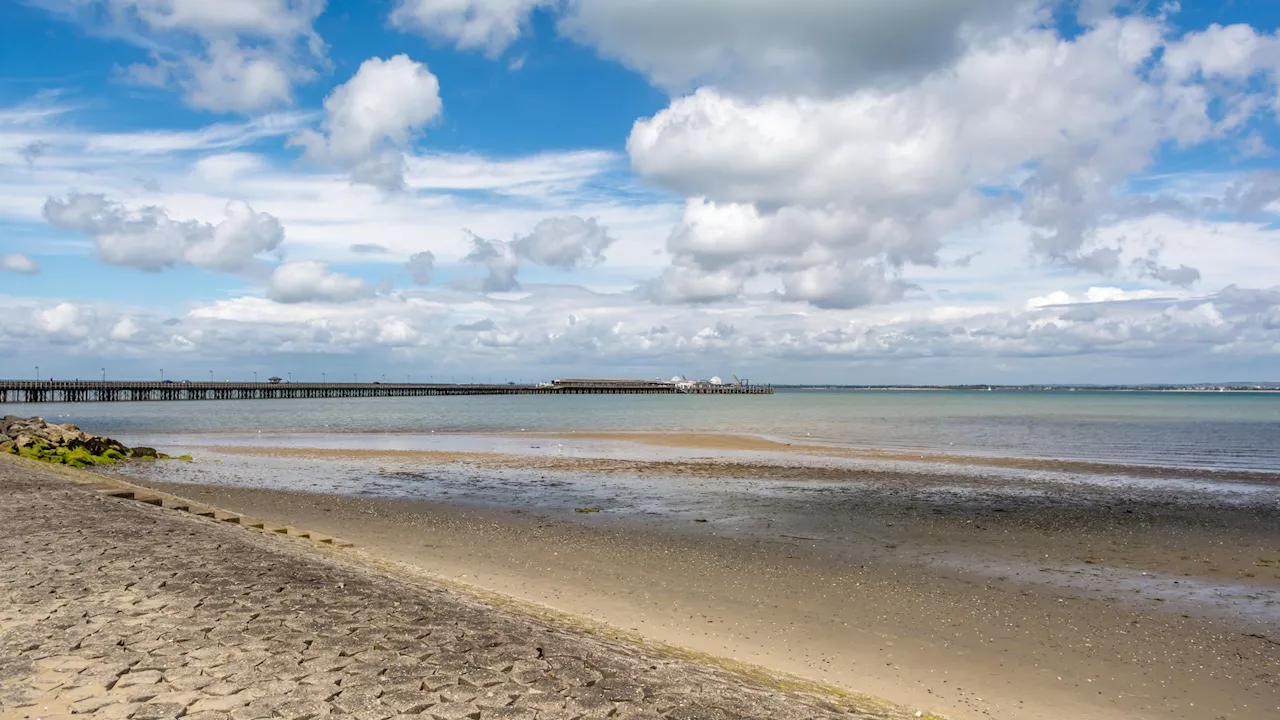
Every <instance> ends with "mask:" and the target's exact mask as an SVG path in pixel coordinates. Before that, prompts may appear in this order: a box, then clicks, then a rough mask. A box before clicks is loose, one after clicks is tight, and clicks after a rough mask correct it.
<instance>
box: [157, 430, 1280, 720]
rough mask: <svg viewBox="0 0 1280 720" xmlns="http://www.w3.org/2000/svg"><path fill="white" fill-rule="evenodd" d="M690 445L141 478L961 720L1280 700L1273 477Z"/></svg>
mask: <svg viewBox="0 0 1280 720" xmlns="http://www.w3.org/2000/svg"><path fill="white" fill-rule="evenodd" d="M552 439H554V438H550V437H548V438H544V440H552ZM606 439H609V440H611V441H612V440H616V438H612V439H611V438H604V437H598V438H594V439H593V440H596V441H602V440H606ZM524 440H528V441H530V442H543V440H530V439H529V438H527V437H526V438H524ZM582 440H583V438H582V437H581V434H579V435H578V436H577V437H575V439H574V440H573V442H581V441H582ZM627 441H628V442H629V443H631V445H633V446H634V447H644V446H651V447H654V448H659V447H663V446H669V445H672V444H676V441H674V440H671V439H668V438H667V437H666V436H661V435H652V436H642V437H633V438H628V439H627ZM678 443H679V444H683V445H684V447H683V448H682V451H689V452H693V453H695V454H697V453H702V452H704V451H706V452H710V453H711V455H710V456H709V457H706V458H697V457H687V456H677V457H670V456H666V455H658V456H654V459H651V460H646V459H644V453H643V452H639V453H635V452H630V451H628V452H621V453H613V454H612V455H611V456H608V457H583V456H581V455H578V456H559V455H557V456H547V455H528V454H525V455H521V454H509V453H505V454H504V453H481V452H475V451H470V450H468V451H454V452H446V451H430V452H428V451H360V450H354V449H342V448H327V449H307V448H298V447H272V448H264V447H256V448H255V447H217V448H212V447H210V448H206V449H205V450H204V452H203V453H199V452H198V453H197V462H196V463H192V464H185V463H184V464H180V465H181V467H179V466H177V465H174V466H169V467H168V468H166V469H165V470H164V471H163V473H159V472H155V473H143V474H142V475H141V480H142V481H143V482H146V483H148V484H151V485H153V486H155V487H157V488H162V489H165V490H168V491H170V492H174V493H175V494H179V495H183V496H186V497H190V498H192V499H195V500H200V501H204V502H208V503H211V504H214V505H218V506H220V507H226V508H228V509H232V510H236V511H240V512H245V513H249V514H253V515H255V516H259V517H264V518H268V519H273V520H276V521H279V522H286V523H295V524H303V525H306V526H308V527H314V528H316V529H318V530H320V531H322V532H328V533H332V534H336V535H340V536H342V537H344V538H347V539H350V540H352V541H354V542H356V543H357V545H358V546H359V547H361V548H362V549H364V550H365V551H367V552H370V553H374V554H376V555H378V556H381V557H385V558H387V559H391V560H397V561H402V562H406V563H409V564H412V565H414V566H416V567H419V568H421V569H423V570H425V571H427V572H430V573H433V574H437V575H439V576H442V577H445V578H448V579H451V580H457V581H461V582H464V583H467V584H471V585H475V586H477V587H480V588H484V589H487V590H492V591H496V592H499V593H503V594H508V595H511V596H514V597H518V598H521V599H524V600H528V601H532V602H536V603H540V604H544V605H547V606H550V607H552V608H555V609H557V610H561V611H565V612H570V613H574V614H578V615H581V616H585V617H588V618H591V619H594V620H598V621H601V622H605V623H608V624H610V625H613V626H616V627H619V628H623V629H626V630H629V631H634V632H637V633H639V634H641V635H643V636H645V637H648V638H652V639H654V640H656V641H660V642H665V643H671V644H675V645H679V646H682V647H687V648H689V649H692V650H696V651H699V652H706V653H712V654H715V655H719V656H725V657H729V658H733V659H737V660H741V661H744V662H750V663H755V664H759V665H762V666H765V667H769V668H774V669H778V670H781V671H786V672H791V673H795V674H798V675H801V676H804V677H808V678H812V679H815V680H820V681H825V682H830V683H833V684H835V685H838V686H841V687H845V688H848V689H852V690H855V691H859V692H866V693H870V694H873V695H877V696H882V697H886V698H889V699H892V700H895V701H899V702H903V703H906V704H910V705H913V706H917V707H922V708H927V709H929V710H932V711H935V712H939V713H941V714H944V715H947V716H950V717H953V718H977V717H1001V718H1029V719H1041V718H1043V719H1045V720H1048V719H1051V718H1052V719H1055V720H1056V719H1058V718H1063V717H1091V718H1188V719H1191V718H1206V717H1213V718H1219V717H1221V718H1246V717H1248V718H1253V717H1259V716H1265V715H1267V714H1269V713H1275V712H1280V708H1278V707H1277V706H1276V703H1275V699H1274V698H1275V697H1276V695H1277V689H1278V685H1280V644H1278V643H1280V638H1277V637H1276V636H1275V634H1274V628H1275V627H1276V626H1277V620H1278V618H1280V602H1278V601H1280V511H1277V506H1276V504H1275V491H1276V487H1275V486H1274V484H1273V483H1271V482H1270V480H1269V479H1268V478H1265V477H1257V478H1252V479H1253V480H1254V482H1245V480H1247V479H1249V478H1242V479H1238V480H1231V481H1228V482H1227V483H1226V484H1227V485H1228V486H1230V488H1232V489H1230V490H1227V491H1223V490H1222V488H1216V489H1214V490H1210V489H1207V488H1206V487H1205V486H1204V485H1203V483H1201V482H1200V481H1197V480H1194V479H1193V478H1192V476H1191V475H1184V474H1180V473H1178V472H1173V473H1163V472H1160V471H1159V470H1156V469H1150V470H1149V471H1144V472H1136V473H1127V474H1125V477H1126V478H1127V481H1123V482H1121V481H1115V479H1114V478H1113V477H1112V476H1111V475H1114V474H1115V469H1114V468H1112V473H1111V475H1109V474H1107V473H1104V472H1101V471H1099V472H1095V473H1092V474H1090V473H1087V472H1086V473H1085V476H1087V477H1090V478H1092V479H1087V480H1083V481H1082V480H1081V479H1080V478H1081V476H1080V475H1079V474H1063V469H1062V468H1053V469H1051V470H1046V469H1044V468H1039V469H1037V470H1035V471H1029V470H1025V469H1022V468H1020V467H1000V466H998V465H991V464H986V463H983V462H981V461H979V462H977V463H970V464H969V465H966V464H965V463H962V462H960V461H959V460H955V461H949V462H944V463H931V464H930V466H929V467H931V468H933V469H931V470H930V469H923V470H922V469H921V467H919V466H918V465H919V464H918V463H916V464H904V463H901V462H897V463H895V462H887V463H886V462H882V461H885V460H886V458H870V459H869V458H861V459H860V460H859V462H861V461H863V460H874V461H875V463H876V464H873V465H872V466H869V467H862V466H859V465H858V464H857V463H856V462H853V461H852V460H850V461H849V462H853V464H848V463H845V464H843V465H842V464H841V463H836V464H835V465H832V464H831V462H830V461H831V460H832V457H831V456H837V459H839V457H838V456H841V455H842V454H846V453H848V452H850V451H847V450H844V449H823V448H821V447H820V446H815V449H808V448H805V449H803V452H799V453H797V454H798V455H804V456H805V457H807V458H813V457H821V458H823V459H822V460H821V461H820V462H819V464H817V465H815V464H814V463H812V462H809V460H804V459H797V460H795V461H794V462H791V461H788V460H787V458H788V457H789V455H787V453H786V452H785V451H784V452H780V453H772V454H771V455H770V458H769V460H768V461H767V462H761V461H758V460H756V459H753V460H750V461H748V460H745V459H743V458H737V459H734V458H732V457H729V456H726V454H725V453H730V454H731V453H733V452H739V451H742V452H760V451H770V452H771V451H773V450H777V448H775V447H773V445H777V444H778V443H774V442H773V441H771V440H767V439H742V438H723V437H704V438H693V439H690V438H687V437H686V438H684V439H681V440H679V441H678ZM782 445H783V446H784V447H785V443H782ZM791 452H796V451H791ZM828 453H829V455H826V456H824V454H828ZM605 455H609V454H608V453H605ZM686 455H687V453H686ZM844 460H849V458H844ZM841 462H843V460H842V461H841ZM975 467H976V468H977V469H974V468H975ZM939 468H941V469H939ZM948 468H950V470H948ZM360 473H363V475H361V474H360ZM268 476H269V477H268ZM1094 476H1096V477H1094ZM1199 477H1201V478H1203V477H1204V474H1203V473H1201V474H1200V475H1199ZM270 478H275V480H274V481H271V480H270ZM1216 480H1219V479H1217V478H1215V481H1216ZM1233 483H1234V484H1233ZM577 508H583V509H587V508H591V509H596V508H598V509H599V510H600V512H576V510H577Z"/></svg>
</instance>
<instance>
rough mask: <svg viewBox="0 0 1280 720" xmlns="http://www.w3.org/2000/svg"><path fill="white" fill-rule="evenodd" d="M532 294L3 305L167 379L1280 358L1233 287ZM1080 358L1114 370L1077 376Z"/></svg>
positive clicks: (982, 372) (808, 372)
mask: <svg viewBox="0 0 1280 720" xmlns="http://www.w3.org/2000/svg"><path fill="white" fill-rule="evenodd" d="M325 272H327V271H326V270H324V269H323V268H320V269H318V270H317V271H316V272H315V273H314V274H316V275H323V274H324V273H325ZM528 292H530V293H531V295H530V296H529V297H528V298H525V299H523V300H516V299H511V298H510V297H504V296H498V295H494V296H489V297H487V298H482V299H476V297H475V296H474V295H466V294H459V293H456V292H455V291H452V290H448V289H440V290H436V291H432V292H431V293H429V294H428V293H413V294H392V295H371V294H367V295H363V296H361V297H356V298H350V296H349V295H348V296H347V297H348V298H349V299H351V301H349V302H345V303H341V304H332V303H329V302H324V301H316V302H299V303H282V302H279V301H275V300H271V299H268V298H262V297H248V296H246V297H239V298H233V299H229V300H220V301H217V302H214V303H210V304H207V305H198V306H196V307H194V308H193V309H191V311H190V312H188V313H186V314H183V315H181V316H180V317H177V318H174V319H173V320H172V322H165V321H163V316H158V315H155V314H152V313H150V312H145V311H144V312H138V311H136V310H130V311H122V310H115V309H112V308H111V307H110V306H109V305H102V304H95V306H92V307H90V306H86V305H84V304H79V303H71V302H58V301H54V302H39V301H37V302H32V301H22V302H19V303H17V304H16V305H15V304H14V303H13V302H12V301H10V300H6V299H5V298H3V296H0V308H2V309H3V312H0V342H4V343H7V344H8V345H9V346H22V347H27V348H30V349H31V350H32V351H33V352H34V351H38V350H39V349H40V348H41V347H43V346H44V345H50V346H52V345H55V344H56V345H57V346H59V347H61V348H64V352H63V353H61V354H62V355H66V356H86V357H104V356H118V355H130V356H146V357H148V358H152V359H155V360H159V359H161V358H166V359H165V365H164V367H166V368H170V367H176V365H171V363H176V362H177V361H176V360H174V357H177V356H186V357H192V358H201V357H205V358H212V357H216V358H226V357H236V356H238V355H249V354H252V355H254V356H255V357H261V356H262V355H263V352H264V348H265V349H267V352H268V353H269V354H270V353H279V354H280V357H282V358H283V357H286V356H291V355H296V354H300V353H301V354H317V355H320V354H323V355H324V356H325V358H326V361H325V362H326V363H333V362H336V358H339V357H342V356H348V357H351V358H352V361H351V362H352V364H353V366H354V367H356V368H360V367H362V366H363V367H367V366H369V365H376V366H383V367H386V366H387V363H392V362H394V363H399V364H402V365H407V366H414V365H419V364H421V363H422V362H423V361H424V360H427V359H429V360H430V362H431V365H432V366H433V367H434V368H436V372H437V373H441V372H446V368H448V369H451V370H452V371H454V372H458V373H459V374H461V373H465V372H471V373H475V374H476V375H477V376H479V375H480V374H481V373H487V372H494V371H496V372H500V373H501V372H504V368H506V369H507V370H505V371H506V372H509V371H510V370H509V369H510V368H514V367H517V366H518V367H519V368H521V372H524V373H527V375H526V377H530V376H532V377H550V376H553V375H554V374H555V373H556V372H557V370H555V369H559V368H566V369H569V368H578V369H580V370H588V369H592V368H594V369H598V370H605V369H613V370H615V371H617V372H619V373H621V372H622V371H623V370H626V372H641V373H642V374H643V375H645V376H652V375H654V374H658V373H659V372H662V373H664V374H665V375H666V376H670V374H671V373H673V372H685V373H698V372H701V371H702V370H703V369H708V370H714V369H715V368H721V369H723V368H726V367H728V368H729V369H730V370H732V371H735V372H737V371H745V370H751V371H752V374H753V377H758V378H760V379H768V380H773V381H777V382H785V381H792V382H794V381H804V380H813V379H815V374H816V373H819V372H821V373H822V374H823V375H824V376H826V377H830V378H833V379H836V378H843V379H846V381H847V380H848V379H851V376H850V375H849V373H850V371H851V370H850V369H851V368H857V369H858V370H857V372H858V375H857V377H859V378H863V379H864V380H865V378H866V370H867V369H868V368H874V367H876V366H877V365H878V364H879V365H880V366H882V367H892V368H894V370H893V372H895V373H898V375H897V377H899V378H900V380H899V381H903V380H905V379H912V380H913V381H916V382H927V381H932V380H936V379H939V378H936V377H933V376H930V375H928V374H927V372H928V368H931V367H936V363H937V362H941V361H945V363H946V365H945V367H947V368H949V370H948V375H949V377H947V376H944V377H943V378H941V379H943V380H944V381H953V382H954V381H957V378H956V376H957V375H959V376H960V377H962V378H972V379H974V380H977V381H985V382H991V381H993V377H998V378H1000V379H1002V380H1008V379H1010V375H1008V374H1006V372H1005V371H1003V370H1000V371H997V370H994V369H993V368H994V365H993V360H996V359H999V360H1000V362H1001V363H1002V364H1003V365H1011V366H1019V367H1020V369H1021V370H1022V372H1023V376H1024V377H1025V376H1027V375H1030V376H1032V377H1033V378H1035V380H1033V381H1039V382H1047V381H1051V379H1052V378H1046V372H1045V368H1047V367H1055V368H1064V367H1065V368H1072V367H1075V368H1079V369H1081V370H1080V372H1079V373H1078V374H1071V372H1072V371H1070V370H1068V371H1067V373H1068V374H1067V375H1066V376H1065V377H1060V379H1065V380H1069V381H1082V380H1084V381H1089V380H1104V381H1116V380H1117V375H1118V374H1119V375H1121V376H1123V377H1125V378H1127V379H1128V380H1129V381H1153V380H1157V381H1158V380H1173V381H1204V380H1206V379H1208V378H1206V377H1205V376H1204V375H1203V374H1202V373H1203V369H1204V368H1205V367H1208V365H1207V363H1215V362H1223V361H1228V362H1229V363H1234V365H1231V366H1232V367H1236V366H1239V367H1248V368H1255V369H1265V368H1266V367H1270V366H1271V365H1273V364H1274V362H1275V358H1276V357H1277V355H1278V354H1280V288H1273V289H1271V290H1244V289H1238V288H1234V287H1228V288H1226V289H1223V290H1222V291H1220V292H1218V293H1213V294H1208V295H1204V296H1199V297H1193V296H1181V297H1148V296H1143V295H1142V294H1140V293H1134V292H1132V291H1127V290H1122V289H1117V288H1099V289H1097V290H1090V291H1088V292H1086V293H1081V294H1075V293H1068V294H1067V295H1066V297H1067V298H1068V299H1070V300H1072V302H1070V303H1046V304H1040V303H1036V304H1035V305H1034V306H1032V307H1029V308H1027V309H1018V310H999V311H987V312H978V313H974V312H971V311H965V310H963V309H960V310H957V309H955V308H948V307H945V306H943V307H939V306H937V305H935V304H912V302H911V301H908V302H907V305H906V307H903V308H899V309H897V310H894V311H892V312H879V311H874V310H868V309H860V310H839V309H832V310H824V311H821V312H800V313H798V312H790V311H788V307H793V306H788V305H786V304H783V303H782V302H781V301H779V300H775V299H771V298H767V297H758V298H750V299H748V301H747V302H734V303H712V304H708V305H703V306H692V307H691V306H687V305H660V306H647V307H642V306H637V305H636V304H635V303H634V298H632V297H630V296H629V295H625V294H599V293H590V292H587V291H583V290H581V289H575V288H564V287H546V286H542V287H536V286H530V287H529V288H528ZM126 318H127V319H128V322H127V323H125V322H124V320H125V319H126ZM1082 357H1088V358H1093V359H1095V360H1098V361H1102V365H1099V364H1098V363H1097V362H1083V363H1079V362H1077V363H1076V364H1074V365H1073V364H1071V362H1070V361H1072V360H1073V359H1076V358H1082ZM1050 359H1062V360H1063V361H1066V364H1059V363H1049V362H1048V361H1049V360H1050ZM201 362H202V361H201ZM94 366H95V367H96V363H95V365H94ZM1104 366H1105V367H1106V368H1107V369H1106V370H1098V369H1097V368H1098V367H1104ZM196 367H203V365H196ZM1091 367H1092V368H1094V369H1093V370H1089V371H1086V370H1084V369H1083V368H1091ZM1175 367H1176V370H1175V369H1174V368H1175ZM833 368H836V369H833ZM415 372H416V371H415ZM761 372H764V374H763V375H761ZM1100 373H1101V374H1100ZM1126 373H1127V374H1126ZM362 374H363V372H362ZM438 377H439V376H438ZM922 378H927V379H922Z"/></svg>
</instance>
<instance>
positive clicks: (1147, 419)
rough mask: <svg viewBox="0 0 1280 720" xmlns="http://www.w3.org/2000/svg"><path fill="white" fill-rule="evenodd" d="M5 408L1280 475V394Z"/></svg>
mask: <svg viewBox="0 0 1280 720" xmlns="http://www.w3.org/2000/svg"><path fill="white" fill-rule="evenodd" d="M3 412H5V413H15V414H22V415H30V414H38V415H41V416H42V417H45V418H46V419H48V420H51V421H60V422H74V423H76V424H78V425H80V426H81V427H83V428H85V429H87V430H90V431H92V432H95V433H102V434H106V435H110V436H113V437H118V438H119V439H121V440H123V441H125V442H136V441H138V440H139V439H144V438H145V439H147V440H148V441H150V442H155V443H157V444H161V445H163V444H166V443H165V442H164V441H165V440H166V439H167V438H172V439H174V440H177V439H178V437H177V436H182V438H181V440H182V442H183V443H184V444H185V443H189V442H190V441H191V439H192V436H205V437H207V438H208V439H209V441H210V442H219V440H218V439H217V436H226V435H232V434H241V435H242V436H243V435H245V434H248V435H253V436H259V435H261V436H263V437H262V438H261V441H262V442H269V443H274V444H280V445H293V446H303V447H311V446H314V445H313V444H314V443H316V442H320V441H322V438H321V436H329V437H330V438H332V436H335V435H357V434H358V435H359V436H360V437H359V439H358V440H355V441H354V442H355V444H358V445H360V446H363V447H372V448H380V449H415V448H420V447H421V446H422V445H423V442H424V440H423V436H430V435H432V434H435V435H443V434H448V435H457V436H475V435H483V434H485V433H516V432H520V431H528V432H570V431H579V432H584V431H592V432H610V431H617V432H631V431H658V432H677V433H680V432H690V433H692V432H704V433H745V434H753V435H761V436H765V437H770V438H778V439H786V440H801V441H807V442H819V443H827V444H835V445H843V446H850V447H856V448H871V449H883V450H895V451H919V452H942V453H954V454H972V455H992V456H1012V457H1031V458H1052V459H1063V460H1089V461H1101V462H1112V463H1120V464H1135V465H1156V466H1172V467H1189V468H1203V469H1224V470H1259V471H1280V393H1273V394H1265V393H1157V392H1125V393H1117V392H1086V391H1078V392H1000V391H996V392H982V391H849V390H830V391H817V390H815V391H786V390H782V391H779V392H778V393H777V394H775V395H772V396H752V395H745V396H693V395H675V396H666V395H663V396H656V395H635V396H628V395H571V396H543V395H527V396H522V395H513V396H491V397H421V398H350V399H334V400H244V401H210V402H205V401H198V402H189V403H187V402H155V403H77V404H44V405H22V404H14V405H9V406H7V408H5V409H4V410H3ZM225 440H226V438H224V439H223V441H221V442H222V444H225ZM456 440H458V441H459V442H462V439H461V438H456ZM324 442H330V441H328V440H324ZM468 442H469V441H468ZM495 442H496V441H495ZM255 444H256V442H255ZM476 449H480V448H476Z"/></svg>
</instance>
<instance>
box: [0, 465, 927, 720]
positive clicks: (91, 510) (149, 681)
mask: <svg viewBox="0 0 1280 720" xmlns="http://www.w3.org/2000/svg"><path fill="white" fill-rule="evenodd" d="M329 554H330V555H332V553H329ZM71 714H76V715H77V716H80V715H90V716H92V717H94V718H104V719H106V720H112V719H115V718H132V719H133V720H150V719H152V718H170V717H185V718H190V719H191V720H206V719H208V718H232V719H234V720H252V719H253V718H290V719H293V720H306V719H308V718H314V717H320V716H326V715H335V716H349V717H352V718H360V719H365V718H368V719H370V720H381V719H383V718H393V717H402V716H404V717H408V716H414V717H420V718H435V719H437V720H460V719H462V718H472V719H473V720H574V719H576V718H605V717H609V718H618V719H620V720H627V719H635V720H640V719H642V718H669V719H671V720H680V719H687V720H693V719H695V718H706V719H708V720H712V719H714V720H728V719H730V718H781V719H786V718H836V717H839V718H885V717H900V716H903V715H904V713H903V712H901V711H882V710H876V711H874V713H873V712H872V711H870V710H854V709H851V708H850V707H848V706H847V705H845V706H838V705H836V704H835V703H834V702H832V701H829V700H826V699H823V698H822V697H819V696H817V695H803V694H788V693H784V692H781V691H777V690H766V689H761V688H758V687H753V686H751V685H749V684H746V683H744V682H743V681H739V680H736V679H735V678H734V676H731V675H730V674H729V673H727V672H725V671H724V670H721V669H719V668H716V667H714V666H703V665H698V664H695V663H692V662H688V661H683V660H673V659H670V658H668V657H664V656H662V655H661V654H659V653H655V652H652V651H647V650H641V649H637V648H632V647H628V646H624V645H619V644H614V643H611V642H606V641H603V640H600V639H598V638H595V637H593V636H590V635H587V634H584V633H579V632H575V631H571V630H567V629H561V628H557V627H554V626H552V625H549V624H546V623H544V622H542V621H539V620H536V619H532V618H528V617H525V616H522V615H519V614H517V613H515V612H512V611H510V610H503V609H498V608H494V607H491V606H489V605H485V604H483V602H482V601H480V600H478V599H476V598H474V597H471V596H469V595H467V594H466V593H463V592H460V591H458V590H455V589H451V588H447V587H444V586H431V585H425V584H423V583H422V582H418V581H412V582H411V581H409V580H407V579H404V578H397V577H394V576H392V575H389V574H385V573H382V572H379V571H376V570H372V569H368V568H365V567H363V566H361V565H357V564H355V563H353V562H349V561H345V560H342V559H340V558H334V557H329V556H327V555H326V554H324V553H320V552H317V551H315V550H310V549H307V548H305V547H300V546H299V545H298V544H297V543H294V542H291V541H289V540H286V539H281V538H276V537H268V536H264V535H262V534H259V533H255V532H254V531H251V530H246V529H243V528H237V527H228V526H226V525H225V524H221V523H217V522H214V521H211V520H204V519H199V518H194V517H191V516H188V515H184V514H181V513H178V512H176V511H173V510H166V509H162V508H158V507H152V506H150V505H144V504H141V503H136V502H132V501H129V500H122V499H119V498H110V497H104V496H102V495H99V494H96V493H93V492H91V491H89V490H86V489H84V488H82V487H78V486H75V485H73V484H71V483H69V482H67V481H66V480H65V479H62V478H59V477H56V476H54V475H50V474H46V473H45V472H43V471H36V470H31V469H29V468H27V467H25V466H21V465H19V464H16V463H13V462H10V461H8V460H5V459H2V458H0V717H4V718H23V717H30V718H36V717H41V718H45V719H46V720H47V719H48V718H51V717H58V716H63V715H66V716H69V715H71Z"/></svg>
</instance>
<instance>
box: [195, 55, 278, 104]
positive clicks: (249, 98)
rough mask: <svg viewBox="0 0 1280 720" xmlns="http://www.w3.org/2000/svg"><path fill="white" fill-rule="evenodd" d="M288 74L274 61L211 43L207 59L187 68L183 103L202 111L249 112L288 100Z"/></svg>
mask: <svg viewBox="0 0 1280 720" xmlns="http://www.w3.org/2000/svg"><path fill="white" fill-rule="evenodd" d="M290 83H291V79H290V77H289V72H288V70H287V69H286V68H284V67H282V66H281V63H280V61H279V60H278V59H277V58H274V57H272V56H271V55H270V54H265V53H261V52H257V51H253V50H246V49H244V48H240V47H237V46H235V45H233V44H229V43H224V42H215V43H213V44H211V45H210V46H209V50H208V57H207V59H206V60H204V61H202V62H196V63H192V64H191V78H190V80H189V81H187V83H186V84H187V101H188V102H189V103H190V104H191V106H192V107H195V108H200V109H203V110H213V111H215V112H217V111H235V112H250V111H253V110H256V109H258V108H263V107H270V106H272V105H281V104H285V103H288V102H289V100H290V97H291V95H290V93H291V90H290Z"/></svg>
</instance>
